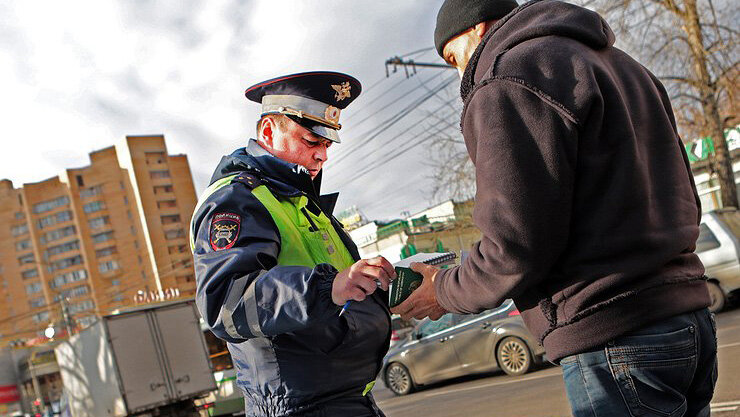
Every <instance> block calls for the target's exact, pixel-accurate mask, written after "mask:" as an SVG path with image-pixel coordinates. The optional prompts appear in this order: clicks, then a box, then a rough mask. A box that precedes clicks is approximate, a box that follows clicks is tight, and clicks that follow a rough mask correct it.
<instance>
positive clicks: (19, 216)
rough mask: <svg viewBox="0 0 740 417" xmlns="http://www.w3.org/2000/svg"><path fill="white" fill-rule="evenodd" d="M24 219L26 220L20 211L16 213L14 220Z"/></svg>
mask: <svg viewBox="0 0 740 417" xmlns="http://www.w3.org/2000/svg"><path fill="white" fill-rule="evenodd" d="M25 218H26V214H25V213H23V212H22V211H17V212H16V213H15V219H16V220H23V219H25Z"/></svg>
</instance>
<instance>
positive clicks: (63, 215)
mask: <svg viewBox="0 0 740 417" xmlns="http://www.w3.org/2000/svg"><path fill="white" fill-rule="evenodd" d="M70 220H72V212H71V211H69V210H65V211H60V212H59V213H55V214H52V215H49V216H46V217H42V218H40V219H39V221H38V225H39V229H43V228H46V227H49V226H53V225H55V224H57V223H62V222H66V221H70Z"/></svg>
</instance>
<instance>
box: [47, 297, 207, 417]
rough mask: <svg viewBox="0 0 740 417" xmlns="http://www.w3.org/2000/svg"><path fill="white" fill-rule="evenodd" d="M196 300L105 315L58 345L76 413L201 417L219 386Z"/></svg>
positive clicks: (70, 409) (83, 416) (68, 408)
mask: <svg viewBox="0 0 740 417" xmlns="http://www.w3.org/2000/svg"><path fill="white" fill-rule="evenodd" d="M199 320H200V319H199V316H198V313H197V311H196V308H195V303H194V302H193V301H192V300H188V301H175V302H169V303H163V304H158V305H156V306H148V307H140V308H136V309H133V310H129V311H126V312H123V313H120V314H115V315H109V316H104V317H102V318H101V319H100V320H99V321H97V322H96V323H95V324H93V325H91V326H90V327H88V328H87V329H85V330H83V331H82V332H80V333H79V334H77V335H74V336H72V337H71V338H70V339H69V340H68V341H65V342H63V343H61V344H60V345H59V346H57V347H56V348H55V352H56V357H57V362H58V363H59V368H60V372H61V375H62V383H63V386H64V391H65V399H66V401H65V402H66V404H64V408H65V410H63V413H62V414H63V415H64V414H67V415H69V416H71V417H124V416H134V415H150V416H173V417H174V416H177V417H180V416H197V415H198V412H197V410H196V409H195V405H194V400H195V399H196V398H200V397H203V396H205V395H207V394H208V393H209V392H210V391H213V390H215V389H216V382H215V380H214V378H213V372H212V370H211V365H210V360H209V358H208V351H207V349H206V345H205V340H204V338H203V334H202V332H201V330H200V324H199Z"/></svg>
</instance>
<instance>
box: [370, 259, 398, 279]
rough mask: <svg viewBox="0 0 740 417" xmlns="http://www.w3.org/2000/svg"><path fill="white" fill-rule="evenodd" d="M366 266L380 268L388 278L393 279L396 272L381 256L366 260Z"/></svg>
mask: <svg viewBox="0 0 740 417" xmlns="http://www.w3.org/2000/svg"><path fill="white" fill-rule="evenodd" d="M368 265H373V266H377V267H380V268H382V269H383V270H384V271H385V273H386V274H388V277H389V278H391V279H393V278H395V277H396V270H395V268H393V265H391V263H390V262H388V260H387V259H385V258H384V257H382V256H377V257H375V258H372V259H368Z"/></svg>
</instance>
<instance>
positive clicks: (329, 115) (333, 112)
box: [324, 106, 339, 123]
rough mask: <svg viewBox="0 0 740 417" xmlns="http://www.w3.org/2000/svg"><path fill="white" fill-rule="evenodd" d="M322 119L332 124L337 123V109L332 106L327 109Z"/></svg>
mask: <svg viewBox="0 0 740 417" xmlns="http://www.w3.org/2000/svg"><path fill="white" fill-rule="evenodd" d="M324 117H325V118H326V120H328V121H330V122H332V123H339V109H338V108H336V107H334V106H329V107H327V108H326V111H325V112H324Z"/></svg>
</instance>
